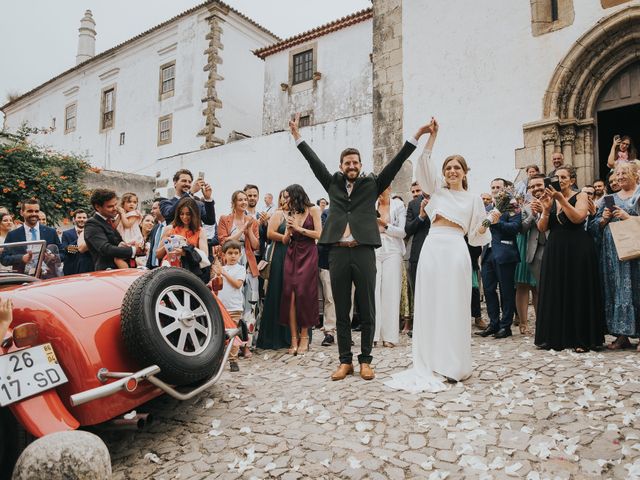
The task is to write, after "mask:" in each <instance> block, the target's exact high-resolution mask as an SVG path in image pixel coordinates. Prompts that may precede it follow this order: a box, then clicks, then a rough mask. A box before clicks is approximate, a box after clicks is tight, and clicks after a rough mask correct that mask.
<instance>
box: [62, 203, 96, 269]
mask: <svg viewBox="0 0 640 480" xmlns="http://www.w3.org/2000/svg"><path fill="white" fill-rule="evenodd" d="M87 218H88V217H87V212H85V211H84V210H81V209H78V210H76V211H75V213H74V215H73V223H74V227H73V228H70V229H69V230H65V231H64V232H62V250H61V252H60V253H61V255H62V261H63V262H64V267H63V272H64V274H65V275H74V274H76V273H86V272H93V258H92V257H91V253H89V247H87V244H86V243H84V242H82V243H80V244H78V236H79V235H81V234H82V232H83V231H84V225H85V223H86V222H87Z"/></svg>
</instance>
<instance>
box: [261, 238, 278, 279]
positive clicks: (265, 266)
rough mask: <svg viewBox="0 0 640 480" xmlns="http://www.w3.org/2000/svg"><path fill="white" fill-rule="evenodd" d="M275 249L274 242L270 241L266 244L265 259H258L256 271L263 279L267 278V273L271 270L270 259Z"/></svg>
mask: <svg viewBox="0 0 640 480" xmlns="http://www.w3.org/2000/svg"><path fill="white" fill-rule="evenodd" d="M274 250H275V242H271V243H270V244H269V245H268V246H267V251H266V253H265V259H263V260H260V263H258V272H259V275H260V277H261V278H262V279H263V280H269V273H270V272H271V260H272V259H273V251H274Z"/></svg>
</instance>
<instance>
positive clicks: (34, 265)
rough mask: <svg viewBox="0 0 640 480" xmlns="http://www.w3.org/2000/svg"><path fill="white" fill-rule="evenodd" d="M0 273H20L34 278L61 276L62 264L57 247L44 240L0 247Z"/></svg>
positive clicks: (6, 244) (7, 244)
mask: <svg viewBox="0 0 640 480" xmlns="http://www.w3.org/2000/svg"><path fill="white" fill-rule="evenodd" d="M0 271H2V272H12V273H20V274H24V275H29V276H30V277H34V278H53V277H60V276H62V262H61V260H60V252H59V250H58V246H57V245H53V244H51V245H47V242H46V241H44V240H32V241H28V242H15V243H5V244H3V245H0Z"/></svg>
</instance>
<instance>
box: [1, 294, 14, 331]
mask: <svg viewBox="0 0 640 480" xmlns="http://www.w3.org/2000/svg"><path fill="white" fill-rule="evenodd" d="M12 320H13V304H12V303H11V299H2V298H0V341H2V339H3V338H4V336H5V335H6V333H7V330H8V329H9V325H11V321H12Z"/></svg>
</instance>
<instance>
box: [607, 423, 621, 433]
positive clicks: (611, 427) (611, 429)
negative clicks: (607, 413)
mask: <svg viewBox="0 0 640 480" xmlns="http://www.w3.org/2000/svg"><path fill="white" fill-rule="evenodd" d="M619 431H620V429H619V428H618V426H617V425H616V424H615V423H610V424H608V425H607V432H619Z"/></svg>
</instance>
